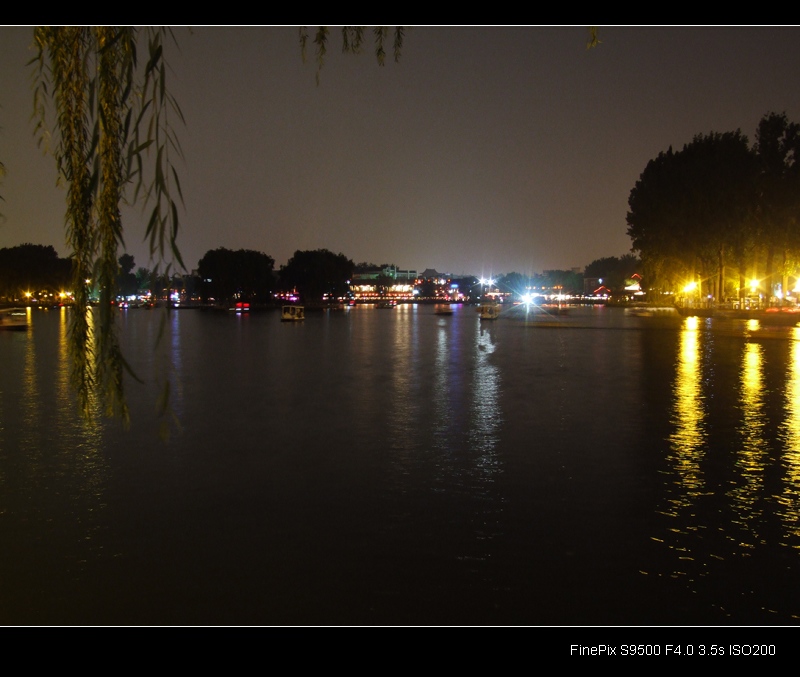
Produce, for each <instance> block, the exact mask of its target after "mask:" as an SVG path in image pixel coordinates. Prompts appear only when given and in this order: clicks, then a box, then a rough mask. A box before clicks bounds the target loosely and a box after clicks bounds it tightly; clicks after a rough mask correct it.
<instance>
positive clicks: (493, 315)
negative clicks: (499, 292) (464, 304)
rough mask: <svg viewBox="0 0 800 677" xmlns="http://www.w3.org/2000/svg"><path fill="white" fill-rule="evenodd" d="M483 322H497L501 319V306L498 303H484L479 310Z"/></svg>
mask: <svg viewBox="0 0 800 677" xmlns="http://www.w3.org/2000/svg"><path fill="white" fill-rule="evenodd" d="M478 312H479V313H480V316H481V320H496V319H497V318H498V317H500V304H499V303H497V301H484V302H483V303H481V305H480V307H479V308H478Z"/></svg>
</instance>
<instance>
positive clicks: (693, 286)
mask: <svg viewBox="0 0 800 677" xmlns="http://www.w3.org/2000/svg"><path fill="white" fill-rule="evenodd" d="M695 289H697V282H690V283H689V284H687V285H686V286H685V287H684V288H683V291H684V292H686V293H687V294H688V293H689V292H693V291H694V290H695Z"/></svg>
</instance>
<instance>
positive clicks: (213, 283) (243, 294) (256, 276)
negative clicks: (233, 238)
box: [197, 247, 275, 303]
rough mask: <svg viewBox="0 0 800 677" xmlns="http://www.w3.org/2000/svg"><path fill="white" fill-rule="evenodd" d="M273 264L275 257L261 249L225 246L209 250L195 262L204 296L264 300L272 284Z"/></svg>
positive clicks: (266, 299)
mask: <svg viewBox="0 0 800 677" xmlns="http://www.w3.org/2000/svg"><path fill="white" fill-rule="evenodd" d="M274 267H275V259H273V258H272V257H271V256H268V255H267V254H264V253H263V252H257V251H253V250H251V249H239V250H238V251H232V250H230V249H225V248H224V247H220V248H218V249H213V250H210V251H208V252H206V254H205V256H203V258H202V259H200V261H199V262H198V264H197V274H198V276H199V277H200V279H201V280H202V290H203V292H202V295H203V299H204V301H206V302H208V301H209V300H210V299H215V300H217V301H225V302H229V301H233V300H241V301H248V302H252V303H266V302H267V301H269V300H271V298H272V293H273V289H274V287H275V276H274V272H273V271H274Z"/></svg>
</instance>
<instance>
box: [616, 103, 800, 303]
mask: <svg viewBox="0 0 800 677" xmlns="http://www.w3.org/2000/svg"><path fill="white" fill-rule="evenodd" d="M798 153H800V125H798V124H796V123H793V122H790V121H789V120H788V119H787V117H786V114H785V113H782V114H778V113H768V114H767V115H765V116H764V117H763V118H762V120H761V121H760V123H759V125H758V129H757V131H756V140H755V143H754V144H752V146H751V145H750V143H749V141H748V138H747V137H746V136H745V135H743V134H742V133H741V131H740V130H737V131H735V132H726V133H717V132H712V133H710V134H705V135H697V136H695V137H694V139H693V140H692V141H691V143H688V144H686V145H684V147H683V148H682V149H681V150H679V151H674V150H673V149H672V148H669V149H668V150H667V151H664V152H662V153H659V155H658V157H656V158H655V159H653V160H651V161H650V162H649V163H648V164H647V166H646V167H645V169H644V171H643V172H642V174H641V176H640V178H639V180H638V181H637V182H636V185H635V186H634V188H633V189H632V190H631V193H630V196H629V199H628V205H629V211H628V215H627V223H628V235H629V236H630V237H631V241H632V247H631V249H632V251H634V252H638V253H639V254H640V256H641V259H642V265H643V272H644V275H645V278H646V279H647V280H648V281H649V286H650V287H651V288H657V289H661V290H665V291H674V290H679V289H682V288H683V286H684V285H685V284H686V283H687V282H688V281H700V282H701V283H702V293H703V295H708V296H711V297H713V298H714V299H715V300H716V301H723V300H725V299H727V298H731V297H741V296H743V295H744V294H745V293H746V288H747V286H748V280H750V279H760V280H761V281H762V282H761V286H762V289H763V291H764V293H765V294H766V295H767V296H769V297H771V296H773V295H775V294H776V291H777V289H778V285H780V288H781V289H782V290H784V291H785V290H786V288H787V281H788V277H789V276H790V275H794V274H795V273H796V267H797V265H798V263H800V232H798V230H799V229H798V218H800V164H798V163H797V159H799V157H800V156H799V155H798Z"/></svg>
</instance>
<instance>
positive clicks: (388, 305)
mask: <svg viewBox="0 0 800 677" xmlns="http://www.w3.org/2000/svg"><path fill="white" fill-rule="evenodd" d="M396 305H397V301H379V302H378V308H394V307H395V306H396Z"/></svg>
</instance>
